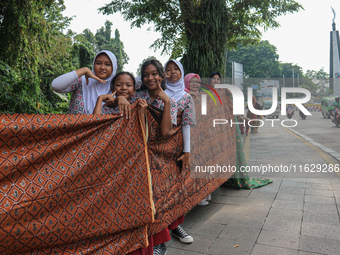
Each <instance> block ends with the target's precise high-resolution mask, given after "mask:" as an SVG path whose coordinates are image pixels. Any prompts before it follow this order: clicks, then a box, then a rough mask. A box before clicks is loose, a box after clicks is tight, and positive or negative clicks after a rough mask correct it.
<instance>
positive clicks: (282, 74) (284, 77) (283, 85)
mask: <svg viewBox="0 0 340 255" xmlns="http://www.w3.org/2000/svg"><path fill="white" fill-rule="evenodd" d="M282 77H283V82H282V83H283V87H286V85H285V75H284V74H282Z"/></svg>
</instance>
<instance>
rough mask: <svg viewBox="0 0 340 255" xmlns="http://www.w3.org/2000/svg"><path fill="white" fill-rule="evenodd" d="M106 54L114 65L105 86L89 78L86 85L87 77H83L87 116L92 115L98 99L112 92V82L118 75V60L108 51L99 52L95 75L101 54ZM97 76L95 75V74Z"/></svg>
mask: <svg viewBox="0 0 340 255" xmlns="http://www.w3.org/2000/svg"><path fill="white" fill-rule="evenodd" d="M101 53H105V54H106V55H107V56H108V57H109V59H110V60H111V64H112V74H111V75H110V77H108V78H106V79H105V81H106V83H105V84H103V83H101V82H99V81H97V80H95V79H93V78H89V83H88V84H87V85H86V78H85V75H83V76H82V80H81V81H82V86H83V98H84V110H85V113H86V114H92V113H93V110H94V107H95V106H96V103H97V99H98V97H99V96H100V95H106V94H109V93H110V92H111V88H110V87H111V85H110V84H111V81H112V79H113V77H114V76H115V75H116V71H117V59H116V56H115V55H114V54H113V53H112V52H111V51H108V50H102V51H99V52H98V53H97V54H96V56H95V57H94V59H93V68H92V72H93V73H94V64H95V61H96V59H97V57H98V55H99V54H101ZM94 74H95V73H94Z"/></svg>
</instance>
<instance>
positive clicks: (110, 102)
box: [102, 91, 116, 106]
mask: <svg viewBox="0 0 340 255" xmlns="http://www.w3.org/2000/svg"><path fill="white" fill-rule="evenodd" d="M115 94H116V91H115V92H113V93H112V94H107V95H102V96H103V97H102V100H103V102H104V103H106V105H108V106H113V105H114V102H115V100H116V98H115V97H114V95H115Z"/></svg>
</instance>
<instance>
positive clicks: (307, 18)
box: [63, 0, 340, 74]
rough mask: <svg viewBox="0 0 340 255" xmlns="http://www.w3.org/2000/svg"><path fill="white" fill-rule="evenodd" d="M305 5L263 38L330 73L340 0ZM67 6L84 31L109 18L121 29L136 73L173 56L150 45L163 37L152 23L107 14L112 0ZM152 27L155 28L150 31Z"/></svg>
mask: <svg viewBox="0 0 340 255" xmlns="http://www.w3.org/2000/svg"><path fill="white" fill-rule="evenodd" d="M296 1H297V2H299V3H300V4H301V5H302V6H303V7H304V10H301V11H299V12H297V13H294V14H287V15H285V16H281V17H279V18H277V21H278V22H279V23H280V24H281V26H280V27H279V28H276V29H275V30H274V29H269V30H267V31H264V32H263V37H262V40H268V41H269V43H270V44H272V45H274V46H275V47H276V48H277V54H278V55H279V61H281V62H283V63H293V64H297V65H299V66H301V67H302V69H303V72H306V71H307V70H315V71H318V70H320V69H321V68H324V70H325V72H327V73H329V52H330V49H329V47H330V31H331V30H332V19H333V17H334V15H333V12H332V10H331V6H332V7H333V8H334V10H335V12H336V17H335V23H336V25H337V29H338V30H340V1H339V0H296ZM64 2H65V6H66V10H65V11H64V12H63V14H64V16H68V17H72V16H74V18H73V20H72V22H71V25H70V26H69V29H71V30H73V31H74V32H76V33H81V32H82V31H83V30H84V29H86V28H88V29H90V30H91V31H92V32H93V33H96V31H97V30H98V29H99V28H101V27H102V26H104V23H105V21H106V20H110V21H111V22H112V23H113V25H112V31H113V33H112V36H114V30H115V29H118V30H119V32H120V36H121V41H122V42H123V43H124V50H125V52H126V53H127V55H128V56H129V58H130V60H129V63H128V64H126V65H124V70H125V71H130V72H132V73H134V74H136V71H137V69H138V67H139V65H140V63H141V62H142V61H143V60H144V59H145V58H147V57H149V56H155V57H156V58H157V59H158V60H160V61H161V62H162V63H165V62H166V61H167V60H168V59H169V56H167V55H161V51H160V50H157V51H154V50H153V49H150V45H151V44H152V43H153V42H154V41H155V40H156V39H157V38H159V37H160V34H159V33H156V32H153V31H152V24H150V25H146V26H144V27H142V28H131V26H130V22H129V21H124V19H123V17H122V16H121V15H120V14H118V13H117V14H113V15H103V14H101V13H99V12H98V8H99V7H102V6H104V5H105V4H107V3H110V2H111V0H64ZM148 28H150V29H151V31H148Z"/></svg>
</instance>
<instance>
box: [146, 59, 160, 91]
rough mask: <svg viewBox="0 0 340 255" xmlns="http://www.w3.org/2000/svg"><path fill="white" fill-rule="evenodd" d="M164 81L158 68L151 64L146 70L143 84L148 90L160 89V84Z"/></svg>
mask: <svg viewBox="0 0 340 255" xmlns="http://www.w3.org/2000/svg"><path fill="white" fill-rule="evenodd" d="M163 80H164V79H163V78H162V76H161V75H160V74H159V72H158V70H157V68H156V67H155V66H154V65H152V64H150V65H148V66H147V67H146V68H145V69H144V71H143V83H144V84H145V86H146V87H147V88H148V90H154V89H158V87H159V86H158V84H161V82H162V81H163Z"/></svg>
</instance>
